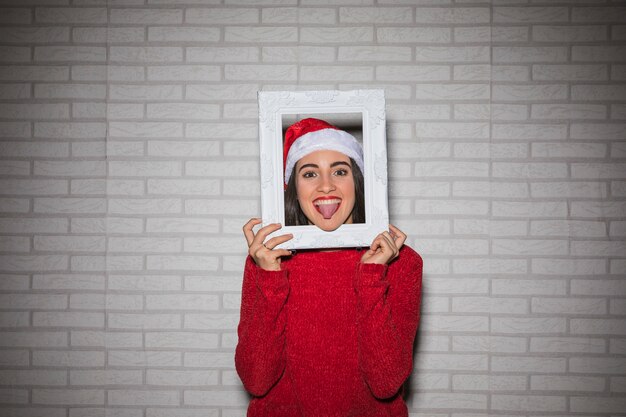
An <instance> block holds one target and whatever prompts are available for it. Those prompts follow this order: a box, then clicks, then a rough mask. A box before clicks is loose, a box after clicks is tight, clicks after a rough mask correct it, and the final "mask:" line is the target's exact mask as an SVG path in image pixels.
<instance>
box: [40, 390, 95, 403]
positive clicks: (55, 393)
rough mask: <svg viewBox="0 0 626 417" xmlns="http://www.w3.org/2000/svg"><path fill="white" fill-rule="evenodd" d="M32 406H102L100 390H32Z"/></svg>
mask: <svg viewBox="0 0 626 417" xmlns="http://www.w3.org/2000/svg"><path fill="white" fill-rule="evenodd" d="M32 403H33V404H50V405H65V404H72V405H104V390H102V389H33V390H32Z"/></svg>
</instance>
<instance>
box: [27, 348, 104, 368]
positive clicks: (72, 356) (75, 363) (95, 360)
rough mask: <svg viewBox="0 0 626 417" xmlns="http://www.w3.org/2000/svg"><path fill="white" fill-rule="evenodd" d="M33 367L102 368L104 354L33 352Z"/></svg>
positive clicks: (53, 351) (87, 352)
mask: <svg viewBox="0 0 626 417" xmlns="http://www.w3.org/2000/svg"><path fill="white" fill-rule="evenodd" d="M33 365H34V366H55V367H71V368H79V367H93V366H104V352H97V351H87V350H84V351H83V350H81V351H56V350H43V351H35V352H33Z"/></svg>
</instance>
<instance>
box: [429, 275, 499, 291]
mask: <svg viewBox="0 0 626 417" xmlns="http://www.w3.org/2000/svg"><path fill="white" fill-rule="evenodd" d="M429 285H430V287H429V291H430V292H431V293H432V294H434V295H437V294H441V295H443V294H445V295H449V294H487V293H488V288H487V286H488V282H487V281H486V280H484V279H480V278H464V279H462V280H461V279H454V278H441V279H437V280H433V281H432V282H430V283H429Z"/></svg>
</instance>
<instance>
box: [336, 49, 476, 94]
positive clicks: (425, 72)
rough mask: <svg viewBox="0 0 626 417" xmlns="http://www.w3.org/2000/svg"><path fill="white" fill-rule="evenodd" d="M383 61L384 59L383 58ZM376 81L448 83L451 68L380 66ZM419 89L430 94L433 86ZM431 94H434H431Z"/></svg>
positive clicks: (377, 69) (438, 66)
mask: <svg viewBox="0 0 626 417" xmlns="http://www.w3.org/2000/svg"><path fill="white" fill-rule="evenodd" d="M340 59H341V58H340ZM381 59H383V58H382V57H381ZM383 60H384V61H385V62H389V61H390V60H389V59H386V58H384V59H383ZM376 79H377V80H382V81H400V80H414V81H420V82H424V81H448V80H450V68H449V67H447V66H442V65H415V66H414V65H379V66H377V67H376ZM419 87H421V88H425V89H426V91H425V92H423V93H422V94H428V93H429V90H428V89H429V87H431V86H429V85H424V86H419ZM435 87H436V88H439V87H441V85H436V86H432V88H435ZM466 87H468V85H466ZM448 88H451V87H448ZM459 88H460V89H461V90H462V88H463V87H462V86H461V87H459ZM474 88H475V89H477V88H481V86H480V85H474ZM430 94H433V93H432V92H430Z"/></svg>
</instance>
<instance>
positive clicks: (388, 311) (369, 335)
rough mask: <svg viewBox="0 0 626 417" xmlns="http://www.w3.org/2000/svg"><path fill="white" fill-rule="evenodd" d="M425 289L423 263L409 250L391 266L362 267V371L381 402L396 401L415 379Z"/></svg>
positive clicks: (359, 274) (359, 281) (359, 285)
mask: <svg viewBox="0 0 626 417" xmlns="http://www.w3.org/2000/svg"><path fill="white" fill-rule="evenodd" d="M421 288H422V258H421V257H420V256H419V255H418V254H417V253H416V252H415V251H413V250H412V249H411V248H408V247H406V246H405V247H403V248H402V250H401V252H400V256H399V257H398V258H397V259H396V260H395V261H394V262H393V263H392V264H391V265H389V266H387V265H377V264H362V263H359V265H358V267H357V273H356V277H355V291H356V294H357V335H358V349H359V350H358V355H359V366H360V369H361V374H362V376H363V378H364V379H365V382H366V383H367V385H368V386H369V388H370V390H371V392H372V394H373V395H374V396H375V397H377V398H380V399H384V398H390V397H392V396H393V395H395V394H396V393H397V392H398V391H399V390H400V388H401V387H402V384H403V383H404V381H405V380H406V379H407V378H408V377H409V375H410V374H411V371H412V369H413V342H414V340H415V333H416V331H417V326H418V323H419V317H420V311H419V308H420V302H421Z"/></svg>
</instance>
